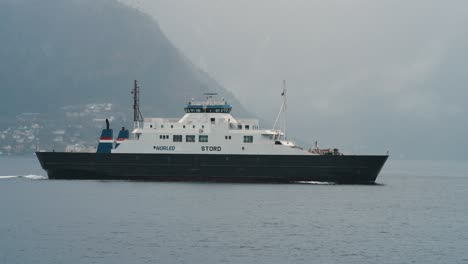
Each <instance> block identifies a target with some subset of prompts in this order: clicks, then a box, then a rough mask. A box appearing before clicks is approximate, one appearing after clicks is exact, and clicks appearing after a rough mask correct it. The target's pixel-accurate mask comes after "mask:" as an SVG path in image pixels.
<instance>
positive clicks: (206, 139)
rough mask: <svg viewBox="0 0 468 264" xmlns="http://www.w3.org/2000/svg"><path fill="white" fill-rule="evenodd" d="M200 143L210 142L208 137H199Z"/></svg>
mask: <svg viewBox="0 0 468 264" xmlns="http://www.w3.org/2000/svg"><path fill="white" fill-rule="evenodd" d="M198 142H208V135H200V136H198Z"/></svg>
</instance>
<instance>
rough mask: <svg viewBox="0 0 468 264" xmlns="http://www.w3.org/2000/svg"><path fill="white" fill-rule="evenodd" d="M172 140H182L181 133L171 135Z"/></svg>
mask: <svg viewBox="0 0 468 264" xmlns="http://www.w3.org/2000/svg"><path fill="white" fill-rule="evenodd" d="M172 141H174V142H182V135H173V136H172Z"/></svg>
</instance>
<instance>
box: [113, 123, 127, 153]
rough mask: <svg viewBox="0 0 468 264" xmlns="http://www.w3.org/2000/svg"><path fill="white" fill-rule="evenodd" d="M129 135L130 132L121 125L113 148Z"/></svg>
mask: <svg viewBox="0 0 468 264" xmlns="http://www.w3.org/2000/svg"><path fill="white" fill-rule="evenodd" d="M129 135H130V133H129V132H128V129H125V127H122V130H120V131H119V136H118V137H117V143H116V144H115V148H117V147H118V146H119V145H120V143H122V142H123V141H125V140H127V139H128V138H129Z"/></svg>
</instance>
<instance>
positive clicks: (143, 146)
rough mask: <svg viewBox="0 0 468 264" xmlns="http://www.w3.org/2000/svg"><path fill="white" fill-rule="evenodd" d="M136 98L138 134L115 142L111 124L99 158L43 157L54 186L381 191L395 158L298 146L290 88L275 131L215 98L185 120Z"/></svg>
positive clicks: (192, 107) (191, 108)
mask: <svg viewBox="0 0 468 264" xmlns="http://www.w3.org/2000/svg"><path fill="white" fill-rule="evenodd" d="M132 94H133V112H134V118H133V120H134V122H133V130H132V131H131V133H130V131H129V130H127V129H126V128H124V127H122V128H121V129H120V130H119V132H118V136H117V137H116V138H114V133H113V129H111V128H110V123H109V121H108V120H106V127H105V128H104V129H103V130H102V133H101V137H100V139H99V143H98V147H97V150H96V151H95V152H94V153H88V152H56V151H48V152H36V155H37V157H38V159H39V162H40V164H41V166H42V168H43V169H44V170H45V171H46V172H47V175H48V178H49V179H99V180H147V181H201V182H258V183H295V182H332V183H337V184H374V183H375V181H376V178H377V176H378V174H379V172H380V171H381V169H382V167H383V166H384V164H385V162H386V160H387V158H388V155H347V154H343V153H341V152H340V151H339V150H338V149H320V148H319V147H318V144H317V143H316V144H315V146H314V147H312V148H310V149H306V148H302V147H300V146H297V145H296V144H295V143H294V142H293V141H291V140H289V139H288V138H287V136H286V134H285V130H286V119H285V109H286V89H285V88H283V92H282V94H281V95H282V97H283V102H282V106H281V110H280V113H279V114H278V117H277V119H276V121H275V125H274V126H273V128H271V129H262V128H261V127H260V125H259V122H258V120H256V119H238V118H235V117H233V116H232V115H231V110H232V106H231V105H230V104H229V103H228V102H227V101H226V100H224V99H217V98H216V94H214V93H207V94H205V96H206V98H205V100H204V101H195V100H194V99H192V100H190V101H188V103H187V104H186V105H185V107H184V111H185V114H184V115H183V116H182V117H181V118H177V119H169V118H143V116H142V114H141V112H140V108H139V101H140V99H139V97H140V90H139V85H138V82H137V81H135V82H134V87H133V90H132ZM278 123H282V124H283V125H284V128H282V129H280V128H277V127H276V125H277V124H278Z"/></svg>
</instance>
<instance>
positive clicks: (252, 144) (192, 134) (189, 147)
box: [112, 95, 317, 155]
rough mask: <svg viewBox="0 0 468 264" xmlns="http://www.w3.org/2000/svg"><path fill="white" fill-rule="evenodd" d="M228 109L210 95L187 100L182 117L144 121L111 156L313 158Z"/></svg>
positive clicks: (146, 119) (253, 120)
mask: <svg viewBox="0 0 468 264" xmlns="http://www.w3.org/2000/svg"><path fill="white" fill-rule="evenodd" d="M231 109H232V108H231V106H230V105H229V104H228V103H227V102H226V101H224V100H221V101H215V100H214V99H213V98H212V95H209V96H208V97H207V100H206V101H205V102H195V101H193V100H191V101H190V102H189V103H188V104H187V106H186V107H185V112H186V113H185V115H184V116H183V117H182V118H179V119H168V118H144V119H143V122H142V124H138V125H137V126H135V129H134V130H133V131H132V134H133V137H132V138H130V139H128V140H125V141H122V142H120V144H119V146H118V147H116V148H115V149H113V150H112V153H166V154H169V153H173V154H262V155H317V154H314V153H311V152H309V151H307V150H304V149H302V148H300V147H297V146H296V145H295V144H294V143H293V142H291V141H288V140H286V139H285V136H284V134H283V132H282V131H281V130H276V129H275V130H273V129H260V127H259V123H258V120H256V119H236V118H234V117H233V116H232V115H231V114H230V112H231Z"/></svg>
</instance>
